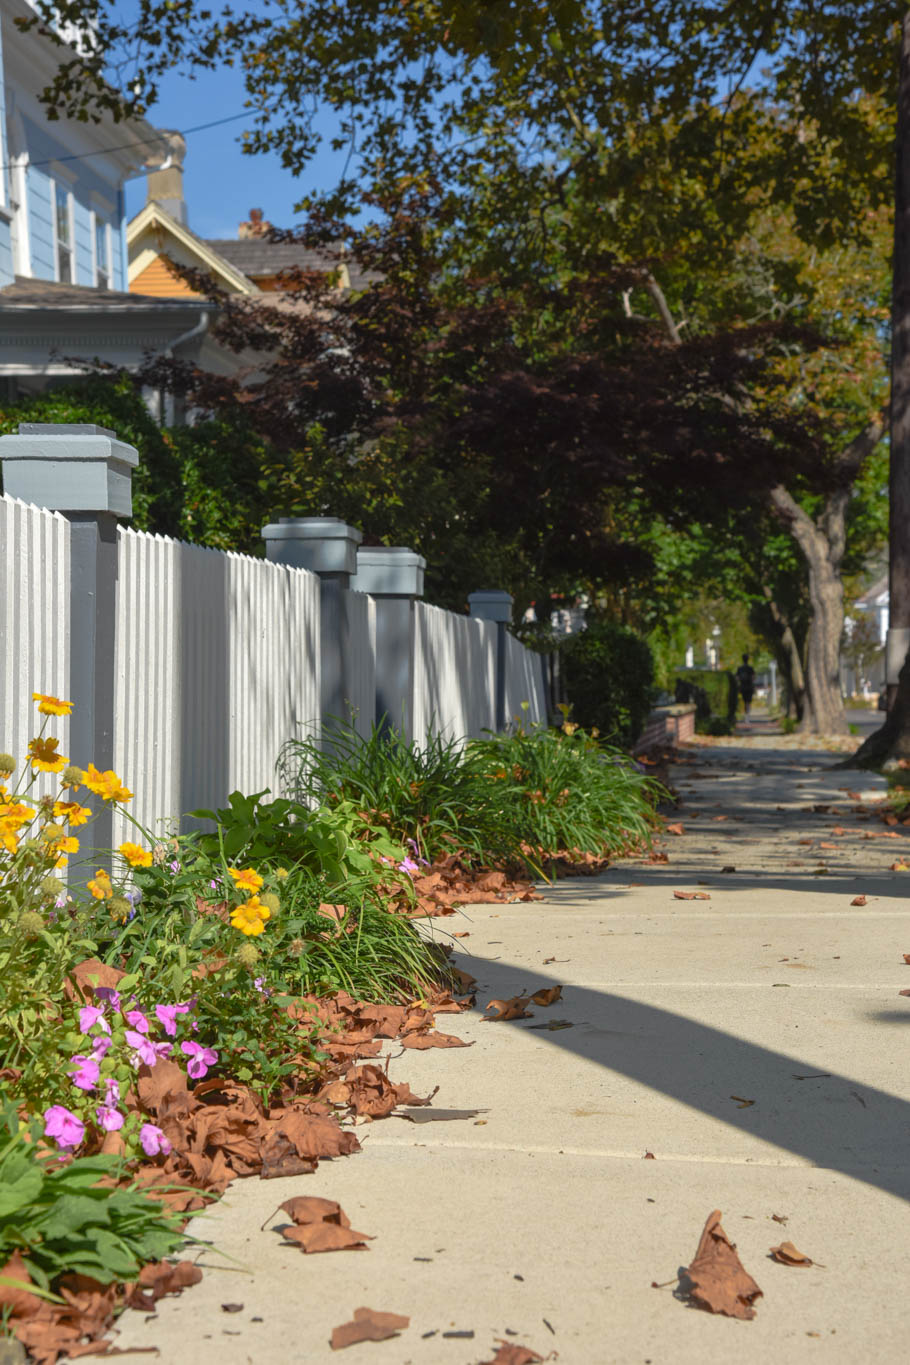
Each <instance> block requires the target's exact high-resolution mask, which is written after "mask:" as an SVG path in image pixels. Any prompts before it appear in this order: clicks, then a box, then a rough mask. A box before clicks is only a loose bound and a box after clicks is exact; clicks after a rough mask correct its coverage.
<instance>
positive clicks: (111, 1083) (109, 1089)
mask: <svg viewBox="0 0 910 1365" xmlns="http://www.w3.org/2000/svg"><path fill="white" fill-rule="evenodd" d="M104 1085H105V1088H104V1103H105V1104H107V1105H112V1104H119V1103H120V1084H119V1082H118V1081H115V1080H114V1078H113V1076H109V1077H108V1079H107V1080H106V1081H105V1083H104Z"/></svg>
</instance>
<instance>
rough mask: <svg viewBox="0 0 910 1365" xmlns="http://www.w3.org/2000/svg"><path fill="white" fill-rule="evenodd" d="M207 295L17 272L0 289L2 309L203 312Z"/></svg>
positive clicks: (100, 311)
mask: <svg viewBox="0 0 910 1365" xmlns="http://www.w3.org/2000/svg"><path fill="white" fill-rule="evenodd" d="M211 307H212V305H211V303H210V302H208V300H206V299H193V298H177V299H160V298H154V297H152V296H151V295H146V294H127V293H125V292H123V291H121V290H118V289H96V288H95V287H94V286H90V285H85V284H60V283H58V282H57V281H56V280H36V279H31V278H30V277H28V276H26V275H17V276H16V278H15V281H14V282H13V283H12V284H8V285H6V286H5V288H3V289H0V309H6V308H17V309H19V308H21V309H28V308H34V309H48V308H66V309H75V310H77V311H79V312H85V311H86V310H88V311H89V312H99V313H110V312H117V313H120V312H137V311H142V310H146V309H154V310H155V311H156V312H160V311H168V310H170V311H171V312H186V311H187V310H188V309H189V310H192V311H196V312H201V311H203V310H205V309H209V310H211Z"/></svg>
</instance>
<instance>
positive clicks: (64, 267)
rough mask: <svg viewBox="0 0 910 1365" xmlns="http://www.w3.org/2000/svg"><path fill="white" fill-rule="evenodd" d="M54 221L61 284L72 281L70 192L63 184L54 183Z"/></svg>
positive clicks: (58, 273) (58, 272) (58, 274)
mask: <svg viewBox="0 0 910 1365" xmlns="http://www.w3.org/2000/svg"><path fill="white" fill-rule="evenodd" d="M54 192H55V215H54V216H55V223H56V228H57V279H58V280H59V281H60V282H61V283H62V284H72V282H73V235H72V232H71V230H70V192H69V190H68V189H66V188H65V187H64V186H63V185H59V184H56V183H55V185H54Z"/></svg>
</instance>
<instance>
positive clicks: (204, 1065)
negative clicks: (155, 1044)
mask: <svg viewBox="0 0 910 1365" xmlns="http://www.w3.org/2000/svg"><path fill="white" fill-rule="evenodd" d="M180 1050H181V1052H183V1053H185V1054H186V1056H187V1057H189V1059H190V1060H189V1062H188V1063H187V1067H186V1069H187V1072H188V1073H189V1075H190V1076H192V1078H193V1080H194V1081H201V1080H202V1078H203V1076H205V1075H207V1074H208V1069H209V1067H210V1066H214V1065H215V1063H216V1062H217V1060H218V1053H217V1052H216V1051H215V1049H214V1048H213V1047H203V1046H202V1044H201V1043H181V1044H180Z"/></svg>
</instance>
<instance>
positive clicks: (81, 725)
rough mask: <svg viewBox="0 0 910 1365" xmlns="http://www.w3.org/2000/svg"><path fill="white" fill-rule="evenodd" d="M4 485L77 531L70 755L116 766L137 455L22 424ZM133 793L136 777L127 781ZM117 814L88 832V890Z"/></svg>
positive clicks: (92, 431) (85, 430) (105, 437)
mask: <svg viewBox="0 0 910 1365" xmlns="http://www.w3.org/2000/svg"><path fill="white" fill-rule="evenodd" d="M0 460H2V462H3V487H4V491H5V492H6V493H7V494H9V496H10V497H14V498H20V499H21V500H22V501H23V502H30V503H33V504H34V505H35V506H36V507H46V508H48V509H49V510H50V511H55V512H61V513H62V514H63V515H64V516H65V517H66V519H67V520H68V521H69V523H70V677H69V695H68V697H67V700H68V701H71V702H72V703H73V714H72V716H71V718H70V753H69V758H70V759H71V760H72V762H73V763H76V764H78V765H79V767H80V768H85V767H87V766H88V764H89V763H90V762H91V763H94V764H95V767H96V768H99V769H100V770H101V771H102V772H105V771H106V770H107V769H109V768H113V766H114V659H115V653H114V651H115V629H116V604H117V518H118V517H129V516H132V513H133V504H132V476H133V469H134V468H135V467H136V465H137V464H138V463H139V456H138V454H137V452H136V450H135V448H134V447H133V446H131V445H127V444H126V443H125V442H124V441H118V440H117V438H116V436H115V435H114V433H113V432H112V431H108V430H106V428H104V427H98V426H93V425H91V424H79V423H59V424H57V423H46V422H20V424H19V434H18V435H17V436H3V437H0ZM118 776H119V777H120V778H121V780H122V781H124V782H126V783H127V785H129V782H128V779H129V773H119V774H118ZM111 815H112V812H111V807H110V806H109V805H108V804H106V803H105V804H103V805H102V807H101V813H100V814H99V816H98V818H97V819H96V820H94V821H93V822H92V823H91V824H90V825H87V826H86V827H85V828H84V830H80V832H79V833H80V863H81V866H80V867H78V868H75V869H74V877H73V880H74V881H75V882H76V883H77V884H78V883H84V881H85V880H86V879H87V877H89V876H91V875H92V873H93V871H94V869H95V867H96V866H98V865H99V864H100V865H102V866H108V867H109V866H110V862H109V858H108V856H107V850H109V849H110V847H111V840H112V837H113V826H112V819H111Z"/></svg>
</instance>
